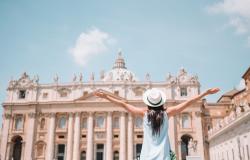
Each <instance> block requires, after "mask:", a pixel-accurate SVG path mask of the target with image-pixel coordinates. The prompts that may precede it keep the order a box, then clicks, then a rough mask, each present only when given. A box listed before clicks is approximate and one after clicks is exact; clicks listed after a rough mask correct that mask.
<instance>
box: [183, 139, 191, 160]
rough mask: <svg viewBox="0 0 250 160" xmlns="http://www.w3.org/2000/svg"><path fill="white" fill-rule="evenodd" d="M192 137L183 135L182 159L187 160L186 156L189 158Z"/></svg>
mask: <svg viewBox="0 0 250 160" xmlns="http://www.w3.org/2000/svg"><path fill="white" fill-rule="evenodd" d="M191 138H192V137H191V136H190V135H187V134H185V135H183V136H182V137H181V159H182V160H186V156H188V142H189V140H190V139H191Z"/></svg>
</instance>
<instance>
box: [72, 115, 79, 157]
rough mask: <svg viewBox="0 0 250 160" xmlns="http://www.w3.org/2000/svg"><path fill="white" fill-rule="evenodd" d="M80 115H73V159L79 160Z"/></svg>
mask: <svg viewBox="0 0 250 160" xmlns="http://www.w3.org/2000/svg"><path fill="white" fill-rule="evenodd" d="M80 115H81V114H80V113H76V114H75V126H74V146H73V159H74V160H79V159H80V117H81V116H80Z"/></svg>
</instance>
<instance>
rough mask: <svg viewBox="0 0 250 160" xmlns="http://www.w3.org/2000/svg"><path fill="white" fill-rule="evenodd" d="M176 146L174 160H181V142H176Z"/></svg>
mask: <svg viewBox="0 0 250 160" xmlns="http://www.w3.org/2000/svg"><path fill="white" fill-rule="evenodd" d="M177 144H178V151H179V152H178V153H176V158H177V160H181V140H178V142H177Z"/></svg>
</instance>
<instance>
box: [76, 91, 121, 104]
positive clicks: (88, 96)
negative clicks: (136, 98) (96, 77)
mask: <svg viewBox="0 0 250 160" xmlns="http://www.w3.org/2000/svg"><path fill="white" fill-rule="evenodd" d="M100 91H102V92H104V93H106V94H108V95H109V96H110V97H114V98H117V99H120V100H125V99H124V98H122V97H120V96H117V95H115V94H114V93H112V92H108V91H105V90H102V89H100ZM74 101H98V102H100V101H103V102H106V101H107V100H106V99H103V98H100V97H97V96H95V95H94V92H90V93H88V94H86V95H82V96H81V97H79V98H77V99H75V100H74Z"/></svg>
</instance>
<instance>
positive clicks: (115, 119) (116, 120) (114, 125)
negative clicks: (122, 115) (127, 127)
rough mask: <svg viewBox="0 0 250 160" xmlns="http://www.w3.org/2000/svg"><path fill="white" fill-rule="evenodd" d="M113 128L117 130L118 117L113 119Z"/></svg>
mask: <svg viewBox="0 0 250 160" xmlns="http://www.w3.org/2000/svg"><path fill="white" fill-rule="evenodd" d="M113 128H115V129H118V128H119V117H114V120H113Z"/></svg>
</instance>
